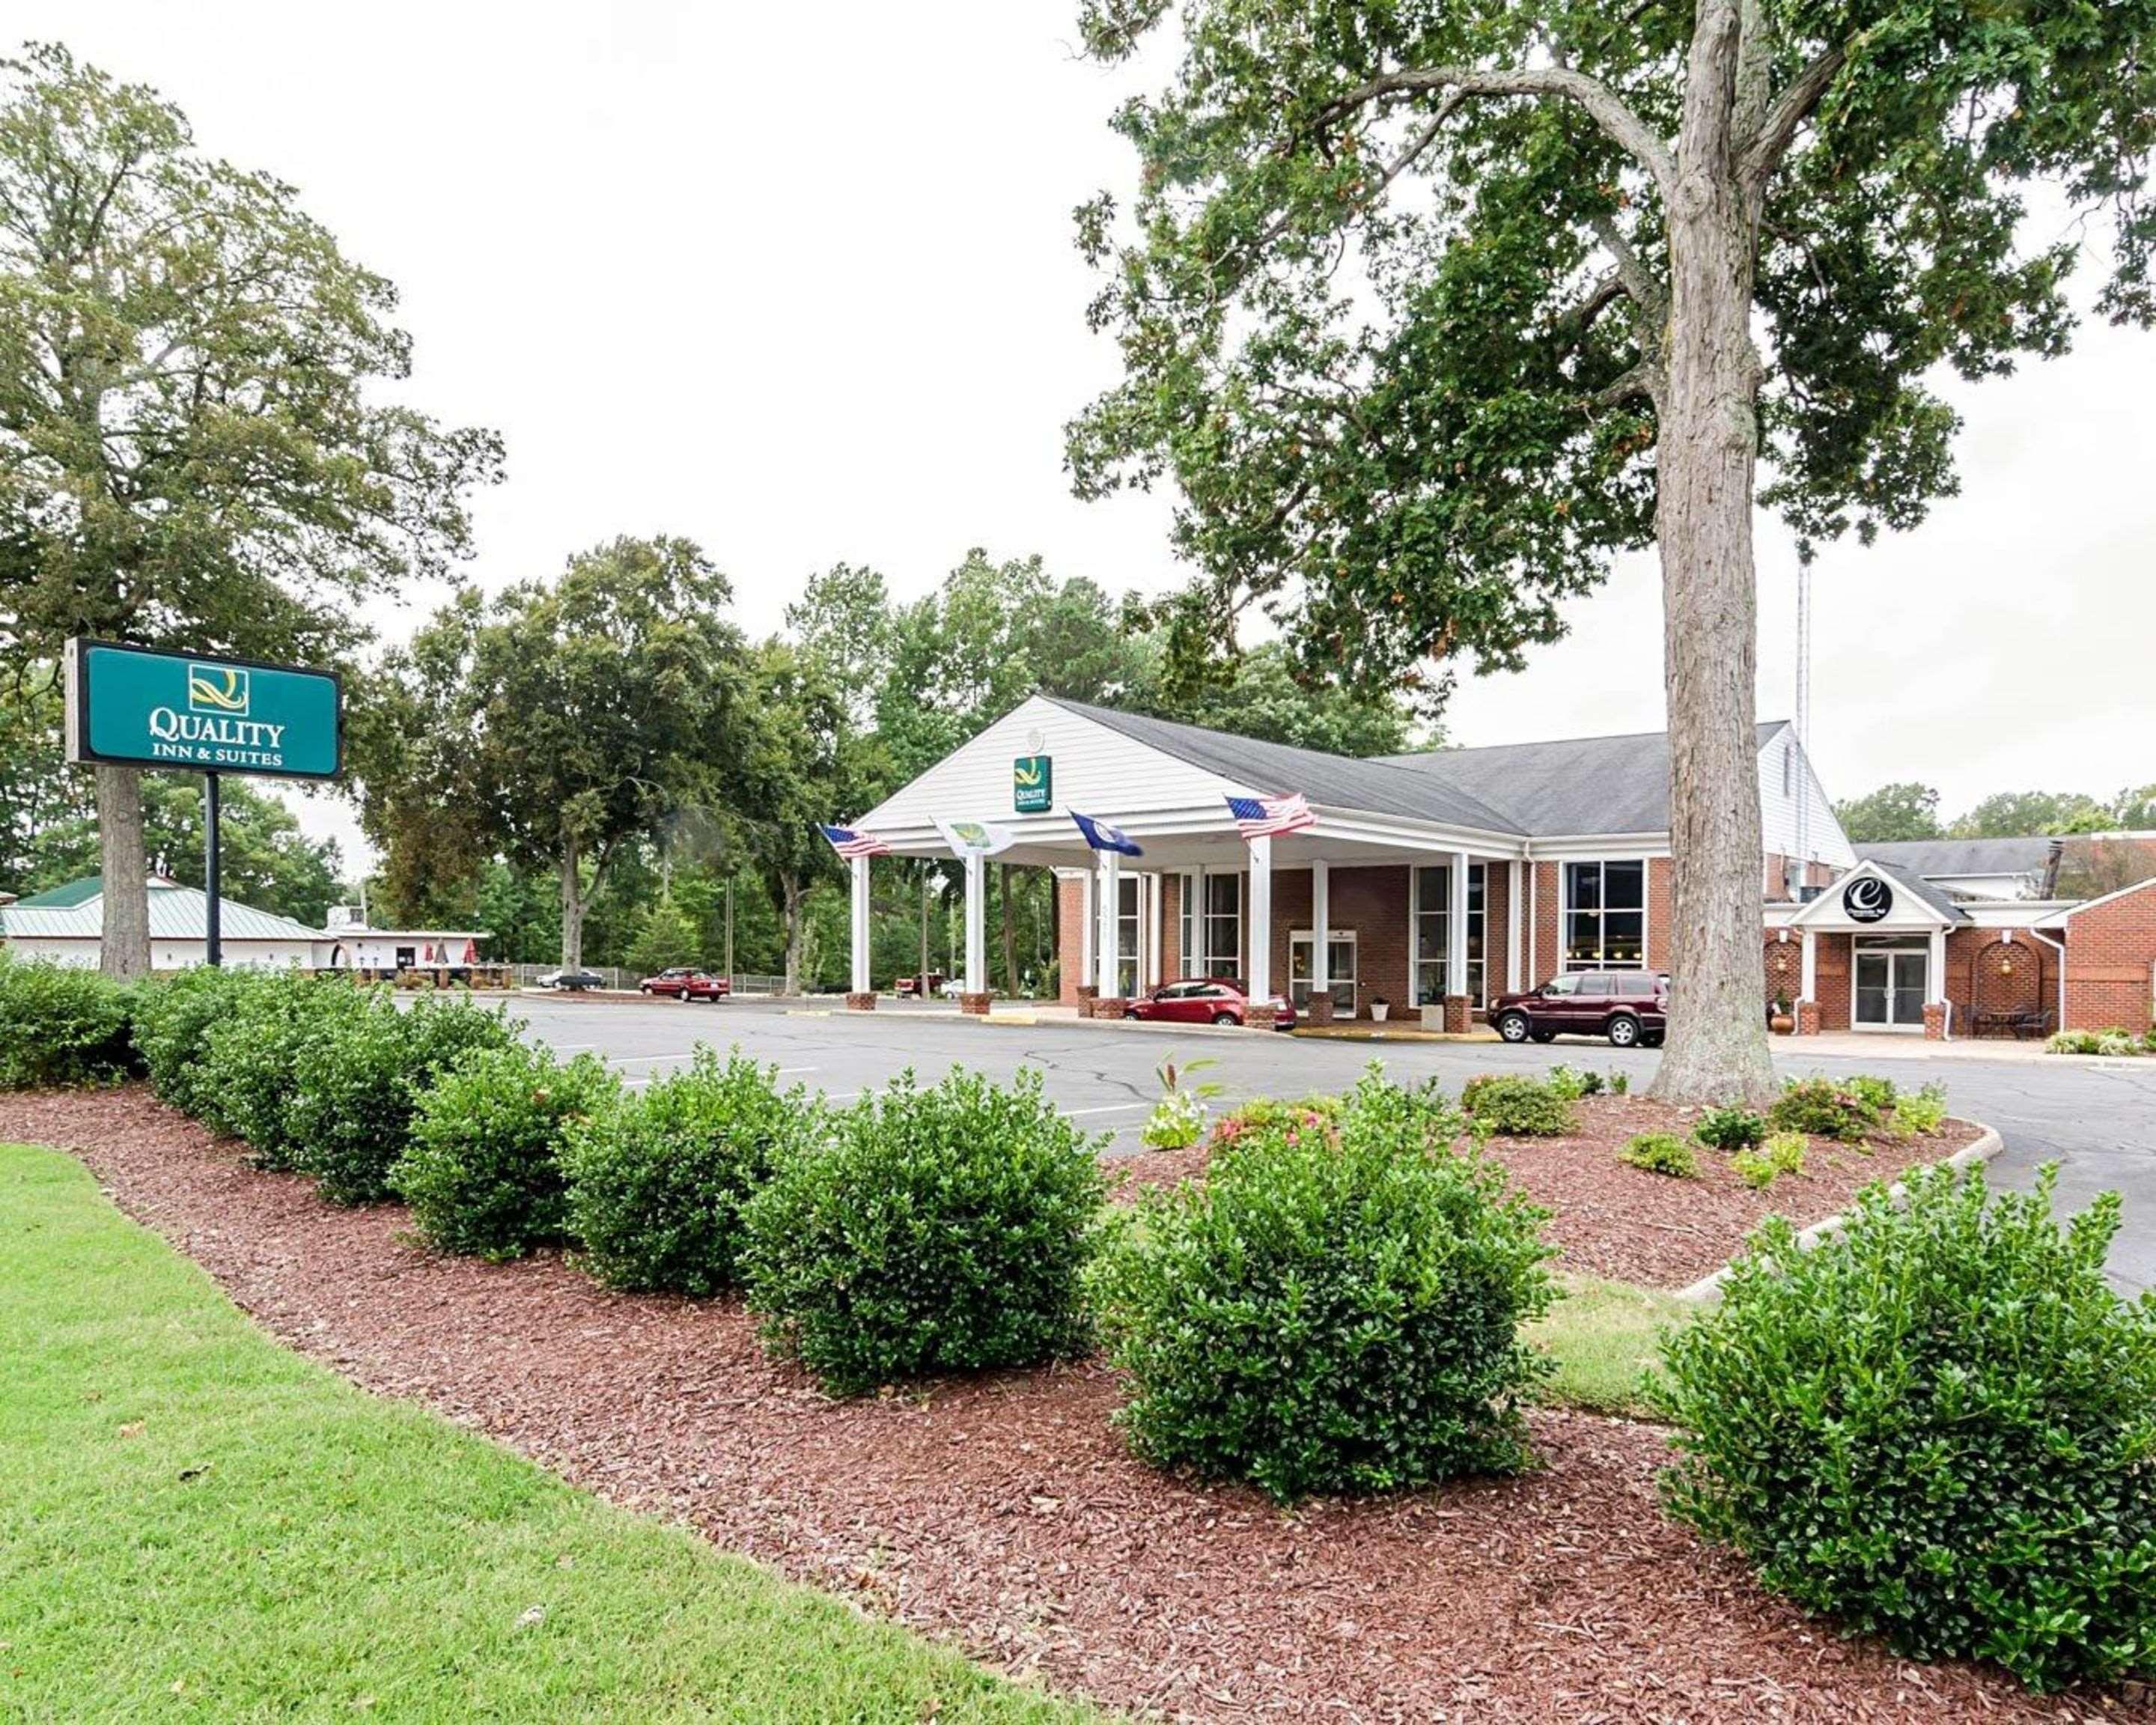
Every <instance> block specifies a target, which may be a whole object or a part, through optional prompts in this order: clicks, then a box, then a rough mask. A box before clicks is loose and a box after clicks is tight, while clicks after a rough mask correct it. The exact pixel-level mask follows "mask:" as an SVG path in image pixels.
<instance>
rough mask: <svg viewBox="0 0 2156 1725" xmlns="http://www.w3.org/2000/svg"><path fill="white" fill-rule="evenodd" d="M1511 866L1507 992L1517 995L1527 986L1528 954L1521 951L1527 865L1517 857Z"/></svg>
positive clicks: (1507, 888)
mask: <svg viewBox="0 0 2156 1725" xmlns="http://www.w3.org/2000/svg"><path fill="white" fill-rule="evenodd" d="M1510 866H1511V869H1512V876H1511V878H1510V879H1509V880H1507V882H1506V883H1505V991H1506V993H1509V994H1517V993H1519V992H1520V990H1521V989H1522V988H1525V987H1526V986H1527V984H1526V983H1525V982H1524V981H1522V977H1523V975H1524V972H1523V970H1522V966H1524V965H1525V964H1526V963H1527V954H1526V953H1525V952H1522V951H1521V950H1520V922H1521V919H1522V916H1524V915H1525V914H1526V911H1525V907H1524V906H1523V905H1522V901H1523V900H1524V899H1525V898H1526V897H1527V864H1525V863H1524V862H1522V861H1521V860H1520V859H1519V858H1518V857H1517V856H1516V857H1514V858H1513V859H1512V863H1511V865H1510Z"/></svg>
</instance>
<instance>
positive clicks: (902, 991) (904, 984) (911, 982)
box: [891, 970, 943, 1000]
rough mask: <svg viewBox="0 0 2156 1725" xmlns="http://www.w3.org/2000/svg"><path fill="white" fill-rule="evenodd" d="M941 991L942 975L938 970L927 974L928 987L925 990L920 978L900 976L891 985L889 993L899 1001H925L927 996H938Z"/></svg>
mask: <svg viewBox="0 0 2156 1725" xmlns="http://www.w3.org/2000/svg"><path fill="white" fill-rule="evenodd" d="M942 990H943V973H942V971H940V970H932V971H930V972H929V973H928V985H927V988H922V986H921V978H918V977H911V976H902V977H901V978H898V979H897V981H896V982H894V983H892V984H891V993H894V994H896V996H897V997H898V998H899V999H901V1000H925V999H927V998H928V996H929V995H931V994H939V993H942Z"/></svg>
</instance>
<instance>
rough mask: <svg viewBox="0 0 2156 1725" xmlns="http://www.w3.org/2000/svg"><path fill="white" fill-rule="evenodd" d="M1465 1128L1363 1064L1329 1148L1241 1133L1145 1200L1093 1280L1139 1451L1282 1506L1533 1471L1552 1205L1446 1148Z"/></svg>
mask: <svg viewBox="0 0 2156 1725" xmlns="http://www.w3.org/2000/svg"><path fill="white" fill-rule="evenodd" d="M1464 1124H1465V1122H1463V1121H1462V1120H1461V1119H1460V1115H1459V1113H1458V1111H1456V1110H1455V1109H1453V1108H1452V1107H1450V1106H1448V1105H1447V1104H1446V1103H1445V1101H1444V1099H1443V1098H1442V1097H1441V1096H1439V1095H1438V1094H1437V1092H1436V1091H1435V1089H1431V1088H1426V1089H1424V1090H1422V1091H1402V1090H1400V1089H1399V1088H1398V1087H1397V1086H1392V1085H1389V1084H1388V1083H1386V1082H1385V1081H1383V1078H1382V1077H1380V1076H1378V1075H1377V1074H1375V1073H1374V1072H1373V1073H1372V1074H1371V1075H1369V1076H1366V1077H1365V1078H1364V1079H1363V1081H1362V1082H1361V1083H1360V1084H1358V1086H1356V1088H1355V1090H1354V1091H1353V1092H1352V1093H1351V1094H1350V1095H1349V1096H1348V1097H1347V1104H1346V1106H1345V1107H1344V1109H1343V1110H1342V1112H1341V1114H1340V1117H1339V1136H1338V1141H1337V1143H1334V1142H1327V1141H1326V1140H1324V1139H1322V1138H1321V1137H1317V1136H1315V1135H1312V1134H1304V1135H1302V1136H1301V1137H1299V1138H1297V1139H1296V1140H1295V1141H1293V1142H1290V1141H1289V1140H1288V1139H1286V1137H1274V1138H1269V1139H1264V1140H1259V1141H1254V1142H1249V1143H1246V1144H1245V1145H1244V1146H1242V1147H1240V1148H1239V1149H1238V1151H1237V1153H1236V1154H1235V1156H1233V1157H1232V1158H1228V1159H1227V1160H1226V1161H1224V1162H1217V1163H1214V1167H1213V1170H1212V1173H1211V1175H1210V1177H1209V1179H1208V1180H1207V1181H1206V1183H1205V1184H1204V1187H1203V1188H1202V1189H1199V1188H1193V1187H1191V1186H1188V1185H1184V1186H1178V1187H1175V1188H1172V1189H1167V1190H1156V1191H1153V1192H1151V1193H1148V1194H1146V1196H1145V1197H1144V1198H1142V1199H1141V1201H1140V1204H1139V1208H1138V1212H1137V1217H1136V1219H1135V1221H1134V1223H1133V1224H1132V1225H1129V1226H1127V1227H1126V1228H1124V1229H1123V1230H1122V1231H1121V1232H1120V1234H1119V1235H1118V1237H1117V1238H1116V1240H1115V1242H1114V1243H1113V1244H1112V1245H1111V1246H1110V1247H1109V1248H1108V1249H1107V1250H1106V1252H1105V1253H1104V1255H1103V1258H1102V1261H1101V1267H1100V1271H1099V1273H1098V1275H1097V1277H1096V1291H1097V1293H1098V1296H1099V1303H1100V1309H1101V1324H1102V1328H1103V1330H1104V1332H1105V1333H1106V1337H1107V1338H1108V1342H1109V1348H1110V1353H1111V1358H1112V1359H1113V1360H1114V1362H1115V1363H1116V1365H1117V1366H1119V1367H1121V1368H1122V1369H1123V1370H1124V1371H1125V1372H1127V1373H1129V1374H1130V1378H1131V1383H1132V1396H1131V1399H1130V1400H1129V1401H1128V1403H1127V1404H1126V1405H1125V1406H1124V1408H1123V1409H1122V1411H1121V1412H1120V1413H1119V1414H1118V1415H1117V1416H1116V1417H1117V1420H1118V1422H1119V1423H1120V1424H1121V1425H1122V1427H1123V1429H1124V1430H1125V1431H1126V1432H1127V1434H1128V1435H1129V1437H1130V1440H1131V1443H1132V1447H1133V1449H1135V1450H1137V1453H1138V1454H1139V1455H1142V1456H1143V1457H1144V1458H1146V1459H1147V1461H1151V1462H1152V1463H1154V1464H1155V1465H1157V1466H1168V1467H1178V1468H1187V1469H1189V1470H1190V1471H1193V1472H1195V1473H1198V1474H1201V1475H1205V1476H1225V1477H1230V1478H1238V1479H1248V1480H1250V1481H1254V1482H1255V1484H1256V1485H1258V1486H1260V1488H1261V1489H1263V1490H1264V1491H1266V1492H1267V1493H1269V1494H1270V1496H1272V1497H1275V1498H1276V1499H1278V1500H1281V1501H1282V1502H1288V1501H1292V1500H1294V1499H1296V1498H1299V1497H1304V1496H1306V1495H1307V1494H1309V1493H1311V1492H1313V1491H1388V1490H1392V1489H1394V1488H1396V1487H1402V1486H1415V1485H1420V1484H1423V1483H1425V1482H1427V1481H1433V1480H1440V1479H1445V1478H1450V1477H1451V1476H1455V1475H1458V1474H1463V1473H1476V1472H1507V1471H1513V1470H1516V1469H1517V1468H1519V1467H1521V1466H1524V1465H1525V1464H1526V1463H1527V1460H1528V1451H1527V1434H1526V1432H1525V1430H1524V1429H1523V1427H1522V1422H1521V1417H1520V1406H1521V1404H1522V1401H1523V1400H1525V1399H1527V1398H1528V1397H1529V1396H1530V1394H1532V1391H1533V1389H1535V1387H1536V1386H1537V1384H1540V1383H1541V1382H1542V1380H1543V1378H1544V1377H1545V1375H1546V1374H1547V1372H1548V1366H1547V1363H1545V1362H1544V1361H1543V1359H1542V1358H1540V1357H1539V1356H1538V1355H1537V1353H1535V1351H1534V1350H1533V1349H1532V1348H1530V1347H1529V1346H1527V1344H1526V1343H1523V1341H1522V1338H1521V1333H1520V1327H1521V1325H1522V1324H1523V1323H1524V1322H1527V1321H1529V1320H1531V1319H1533V1318H1536V1317H1540V1316H1542V1315H1543V1313H1545V1312H1547V1311H1548V1308H1549V1305H1550V1301H1551V1298H1552V1286H1551V1280H1550V1276H1549V1273H1548V1270H1547V1269H1546V1268H1545V1266H1544V1260H1546V1259H1547V1258H1548V1256H1549V1250H1548V1248H1547V1247H1546V1246H1544V1245H1543V1242H1542V1239H1541V1235H1540V1231H1539V1230H1540V1227H1541V1224H1542V1223H1543V1220H1544V1219H1545V1217H1546V1214H1547V1213H1546V1212H1544V1211H1542V1210H1538V1209H1535V1208H1534V1207H1533V1206H1532V1205H1531V1204H1528V1203H1527V1201H1526V1200H1525V1199H1522V1198H1521V1197H1520V1196H1519V1195H1518V1194H1516V1193H1513V1192H1512V1191H1510V1190H1508V1189H1507V1183H1506V1178H1505V1175H1504V1173H1503V1171H1502V1169H1501V1168H1499V1167H1498V1166H1497V1165H1496V1163H1493V1162H1491V1161H1490V1160H1489V1159H1488V1158H1485V1157H1484V1156H1483V1155H1482V1154H1481V1153H1480V1152H1479V1151H1478V1150H1476V1149H1474V1148H1472V1147H1470V1148H1468V1149H1466V1150H1455V1149H1453V1148H1451V1147H1450V1146H1451V1145H1452V1144H1453V1143H1454V1142H1455V1141H1456V1140H1457V1139H1458V1138H1459V1137H1460V1133H1461V1132H1462V1129H1463V1127H1464Z"/></svg>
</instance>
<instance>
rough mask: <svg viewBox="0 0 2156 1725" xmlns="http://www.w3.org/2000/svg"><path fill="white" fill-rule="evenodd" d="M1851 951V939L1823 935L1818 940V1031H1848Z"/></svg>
mask: <svg viewBox="0 0 2156 1725" xmlns="http://www.w3.org/2000/svg"><path fill="white" fill-rule="evenodd" d="M1850 952H1851V946H1850V937H1849V936H1847V935H1845V934H1823V935H1821V936H1820V937H1819V968H1818V973H1817V978H1816V982H1817V988H1816V993H1817V996H1818V999H1819V1008H1820V1029H1822V1030H1846V1029H1848V1028H1849V999H1850V997H1849V967H1850Z"/></svg>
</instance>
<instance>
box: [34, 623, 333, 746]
mask: <svg viewBox="0 0 2156 1725" xmlns="http://www.w3.org/2000/svg"><path fill="white" fill-rule="evenodd" d="M343 718H344V704H343V691H342V688H341V685H340V683H339V681H338V680H337V678H336V675H334V674H333V673H331V672H326V671H311V670H298V669H295V668H294V667H292V666H290V665H257V664H254V663H253V662H252V661H250V660H239V659H212V658H208V657H205V656H203V655H200V654H190V653H156V652H151V651H150V650H149V649H146V648H142V647H125V646H120V645H117V644H113V643H110V642H105V641H85V640H74V641H70V642H69V643H68V655H67V740H68V758H69V760H70V761H103V762H110V763H112V764H115V765H118V766H124V767H164V768H173V769H176V770H178V771H181V772H187V773H255V774H259V775H261V776H264V777H268V778H336V776H337V774H338V773H339V772H340V771H341V768H342V767H343V765H344V725H343Z"/></svg>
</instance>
